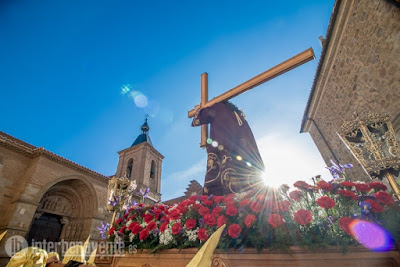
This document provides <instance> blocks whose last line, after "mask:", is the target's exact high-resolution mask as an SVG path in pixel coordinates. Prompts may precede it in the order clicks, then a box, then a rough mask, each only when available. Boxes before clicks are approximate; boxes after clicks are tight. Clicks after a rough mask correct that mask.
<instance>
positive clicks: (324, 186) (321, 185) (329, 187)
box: [317, 181, 332, 191]
mask: <svg viewBox="0 0 400 267" xmlns="http://www.w3.org/2000/svg"><path fill="white" fill-rule="evenodd" d="M317 187H318V188H319V189H322V190H324V191H331V190H332V185H331V184H330V183H327V182H325V181H319V182H318V183H317Z"/></svg>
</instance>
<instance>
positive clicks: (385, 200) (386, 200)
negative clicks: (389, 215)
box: [374, 191, 394, 205]
mask: <svg viewBox="0 0 400 267" xmlns="http://www.w3.org/2000/svg"><path fill="white" fill-rule="evenodd" d="M374 197H375V198H376V200H378V201H379V202H381V203H382V204H384V205H392V204H393V203H394V200H393V198H392V196H391V195H390V194H388V193H386V192H384V191H379V192H377V193H375V195H374Z"/></svg>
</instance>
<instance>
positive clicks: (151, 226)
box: [147, 221, 157, 231]
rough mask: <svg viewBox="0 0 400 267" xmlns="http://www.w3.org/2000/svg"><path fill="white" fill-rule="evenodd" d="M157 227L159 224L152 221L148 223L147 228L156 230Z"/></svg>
mask: <svg viewBox="0 0 400 267" xmlns="http://www.w3.org/2000/svg"><path fill="white" fill-rule="evenodd" d="M156 227H157V224H156V222H155V221H151V222H150V223H149V224H148V225H147V230H149V231H151V230H154V229H155V228H156Z"/></svg>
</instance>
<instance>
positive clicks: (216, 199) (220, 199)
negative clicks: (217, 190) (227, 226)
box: [214, 196, 225, 203]
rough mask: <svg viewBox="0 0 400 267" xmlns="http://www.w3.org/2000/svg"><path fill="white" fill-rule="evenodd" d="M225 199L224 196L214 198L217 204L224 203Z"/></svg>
mask: <svg viewBox="0 0 400 267" xmlns="http://www.w3.org/2000/svg"><path fill="white" fill-rule="evenodd" d="M224 199H225V198H224V197H223V196H215V197H214V202H215V203H220V202H222V201H224Z"/></svg>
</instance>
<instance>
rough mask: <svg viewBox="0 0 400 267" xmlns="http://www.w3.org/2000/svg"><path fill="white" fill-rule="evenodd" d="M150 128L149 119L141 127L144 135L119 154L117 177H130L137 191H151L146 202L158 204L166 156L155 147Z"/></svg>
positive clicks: (140, 135)
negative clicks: (134, 181) (162, 169)
mask: <svg viewBox="0 0 400 267" xmlns="http://www.w3.org/2000/svg"><path fill="white" fill-rule="evenodd" d="M149 130H150V127H149V125H148V123H147V118H146V120H145V122H144V123H143V125H142V127H141V131H142V133H141V134H139V136H138V137H137V138H136V140H135V141H134V142H133V144H132V145H131V146H130V147H128V148H126V149H124V150H121V151H119V152H118V154H119V162H118V167H117V173H116V175H115V176H117V177H124V176H125V175H126V177H128V179H130V180H132V181H133V180H136V184H137V191H139V190H140V189H142V191H143V192H144V191H145V190H146V189H147V188H149V189H150V191H149V194H148V198H147V200H146V202H157V201H159V200H160V199H161V193H160V192H161V191H160V189H161V165H162V160H163V159H164V156H163V155H161V153H160V152H158V151H157V149H155V148H154V147H153V144H152V142H151V139H150V136H149Z"/></svg>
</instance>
